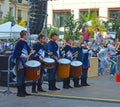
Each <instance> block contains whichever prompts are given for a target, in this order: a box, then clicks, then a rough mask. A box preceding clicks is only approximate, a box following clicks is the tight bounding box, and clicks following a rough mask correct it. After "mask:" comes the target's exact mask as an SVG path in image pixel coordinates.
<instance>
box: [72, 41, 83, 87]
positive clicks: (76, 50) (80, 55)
mask: <svg viewBox="0 0 120 107" xmlns="http://www.w3.org/2000/svg"><path fill="white" fill-rule="evenodd" d="M73 53H76V54H75V55H74V58H73V60H74V59H75V60H77V61H80V62H82V61H83V52H82V48H81V47H79V41H78V40H75V41H74V42H73ZM73 82H74V87H81V85H80V84H79V77H74V78H73Z"/></svg>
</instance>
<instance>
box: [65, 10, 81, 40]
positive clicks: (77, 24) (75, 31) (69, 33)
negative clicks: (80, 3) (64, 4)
mask: <svg viewBox="0 0 120 107" xmlns="http://www.w3.org/2000/svg"><path fill="white" fill-rule="evenodd" d="M64 22H65V35H64V38H65V39H66V38H68V37H72V38H73V39H79V37H80V34H79V30H80V29H81V28H82V24H83V19H78V20H74V14H73V13H72V12H71V14H70V15H69V16H68V18H67V19H66V20H65V21H64Z"/></svg>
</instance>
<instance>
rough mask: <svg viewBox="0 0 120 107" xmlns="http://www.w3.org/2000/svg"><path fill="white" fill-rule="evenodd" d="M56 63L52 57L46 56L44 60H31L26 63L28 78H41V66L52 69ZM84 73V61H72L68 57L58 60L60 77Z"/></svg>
mask: <svg viewBox="0 0 120 107" xmlns="http://www.w3.org/2000/svg"><path fill="white" fill-rule="evenodd" d="M54 65H55V60H54V59H52V58H44V59H43V62H40V61H37V60H29V61H27V62H26V63H25V71H26V79H27V80H38V79H39V78H40V70H41V66H42V67H44V68H47V69H52V68H53V67H54ZM81 75H82V62H80V61H70V60H69V59H66V58H60V59H59V60H58V67H57V76H58V77H59V78H68V77H70V76H71V77H79V76H81Z"/></svg>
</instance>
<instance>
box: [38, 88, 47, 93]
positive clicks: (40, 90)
mask: <svg viewBox="0 0 120 107" xmlns="http://www.w3.org/2000/svg"><path fill="white" fill-rule="evenodd" d="M38 92H46V91H45V90H43V89H42V88H41V89H39V90H38Z"/></svg>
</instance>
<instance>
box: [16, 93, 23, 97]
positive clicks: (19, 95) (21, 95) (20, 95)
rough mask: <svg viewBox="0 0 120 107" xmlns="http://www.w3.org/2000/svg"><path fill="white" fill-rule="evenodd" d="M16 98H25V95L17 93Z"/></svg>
mask: <svg viewBox="0 0 120 107" xmlns="http://www.w3.org/2000/svg"><path fill="white" fill-rule="evenodd" d="M17 96H18V97H25V95H24V94H23V93H17Z"/></svg>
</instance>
